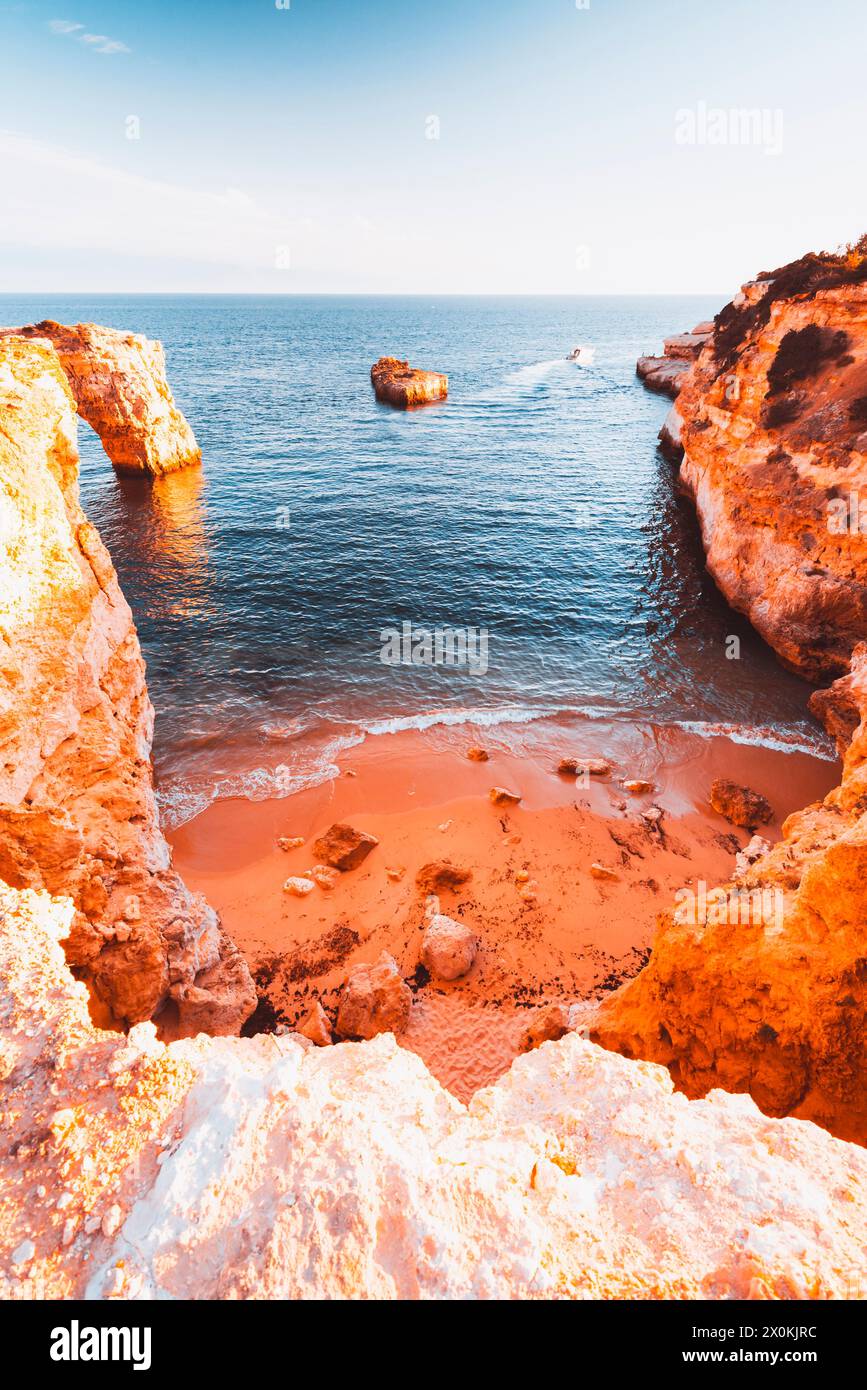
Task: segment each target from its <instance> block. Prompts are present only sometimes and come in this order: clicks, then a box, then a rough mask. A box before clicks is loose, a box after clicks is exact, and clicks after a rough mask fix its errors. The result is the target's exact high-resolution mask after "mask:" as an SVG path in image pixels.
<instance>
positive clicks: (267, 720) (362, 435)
mask: <svg viewBox="0 0 867 1390" xmlns="http://www.w3.org/2000/svg"><path fill="white" fill-rule="evenodd" d="M719 307H720V304H719V302H718V300H716V299H715V298H708V297H672V298H669V297H655V296H654V297H650V296H648V297H635V298H622V297H617V298H603V297H600V298H581V297H562V298H561V297H557V298H548V297H539V298H523V297H497V298H473V297H442V298H430V297H426V296H418V297H347V298H341V297H330V296H321V297H319V296H316V297H290V296H287V297H255V296H159V295H154V296H130V297H123V296H89V297H88V296H72V295H54V296H33V295H28V296H11V295H6V296H2V297H0V318H2V320H3V322H4V323H6V324H19V323H27V322H33V321H35V320H38V319H40V318H45V317H51V318H56V319H60V320H61V321H65V322H77V321H85V320H93V321H96V322H99V323H104V324H108V325H110V326H112V327H116V328H122V329H127V330H132V331H135V332H141V333H146V334H147V335H148V336H150V337H156V338H159V339H161V340H162V342H163V344H164V346H165V349H166V357H167V371H168V378H169V383H170V385H171V387H172V390H173V392H174V395H175V399H176V401H177V403H178V405H179V406H180V407H181V409H182V410H183V411H184V413H185V415H186V416H187V418H188V420H189V421H190V423H191V425H192V427H193V429H194V431H195V433H196V437H197V439H198V441H199V444H200V446H201V449H202V455H203V467H202V469H201V470H200V471H199V470H188V471H186V472H184V473H179V474H175V475H173V476H169V477H167V478H165V479H161V480H157V481H150V480H145V479H136V478H132V479H131V478H118V477H116V476H115V475H114V473H113V471H112V469H111V467H110V465H109V463H108V461H107V459H106V457H105V455H104V453H103V451H102V446H101V445H100V442H99V440H98V438H97V437H96V436H95V435H94V434H93V433H92V431H91V430H90V429H89V427H88V426H87V425H86V424H84V422H82V423H81V427H80V447H81V460H82V461H81V492H82V501H83V504H84V506H85V509H86V511H87V513H88V515H89V517H90V518H91V520H92V521H93V522H94V523H95V524H96V525H97V526H98V528H99V530H100V532H101V534H102V537H103V540H104V541H105V543H106V544H107V546H108V547H109V550H110V551H111V554H112V557H113V560H114V563H115V565H116V567H117V570H118V573H119V576H120V581H121V584H122V587H123V590H124V593H125V594H126V596H127V598H128V600H129V602H130V604H131V606H132V609H133V612H134V615H135V619H136V623H137V626H138V631H139V636H140V639H141V644H142V648H143V651H144V655H145V658H146V661H147V668H148V684H149V689H150V694H151V698H152V700H153V702H154V705H155V706H156V710H157V722H156V735H155V745H154V759H155V767H156V773H157V779H158V787H159V795H160V799H161V802H162V806H163V812H164V816H165V819H166V821H167V823H168V824H169V825H173V824H178V823H179V822H180V821H182V820H183V819H185V818H188V817H189V816H190V815H192V814H194V813H195V812H196V811H197V810H199V809H201V808H203V807H204V806H205V805H207V804H208V802H209V801H210V800H211V799H212V798H213V797H214V796H215V795H229V794H245V795H252V796H266V795H275V794H286V793H288V792H291V791H294V790H296V789H298V788H300V787H302V786H305V785H309V784H310V783H311V782H314V781H316V780H321V779H322V778H324V777H328V776H332V775H335V774H336V768H337V759H339V756H340V753H341V752H342V751H343V750H345V749H347V748H349V747H351V746H353V744H356V743H357V742H358V741H359V740H361V739H363V738H370V737H373V736H375V735H376V734H377V733H379V732H386V731H389V730H393V729H400V728H411V727H419V728H430V729H442V730H443V731H449V730H451V731H454V736H456V737H461V738H463V739H464V741H465V742H466V741H473V738H474V737H475V738H478V736H479V729H480V728H483V729H484V730H485V737H486V738H487V739H491V738H497V739H506V740H508V739H524V740H526V738H527V737H528V730H531V729H532V728H533V727H534V726H536V727H538V729H539V731H540V732H541V730H542V729H543V728H551V727H557V728H559V729H560V730H563V729H569V728H574V727H576V726H577V727H581V726H583V725H585V724H586V721H588V720H593V719H596V720H604V721H607V722H614V723H617V722H625V723H636V722H638V723H641V724H643V725H646V726H647V727H649V728H665V727H667V726H671V727H680V728H688V729H691V730H694V731H697V732H702V731H707V732H708V733H713V732H714V731H718V730H724V731H728V732H730V733H731V734H733V736H734V737H735V738H736V739H737V740H738V741H741V742H756V743H764V744H769V745H770V746H779V747H792V748H801V749H804V750H810V751H814V752H820V753H823V754H825V755H826V756H830V751H829V747H828V743H827V740H826V739H825V738H824V735H823V734H822V733H821V731H820V730H819V729H818V726H817V725H815V724H814V723H813V721H812V720H811V719H810V718H809V716H808V715H807V713H806V698H807V695H808V693H809V687H807V686H806V685H805V684H804V683H803V682H802V681H800V680H798V679H796V678H795V677H794V676H791V675H789V674H787V673H786V672H784V671H783V670H782V669H781V667H780V666H779V665H778V663H777V662H776V660H775V658H774V656H773V653H772V652H771V651H770V650H769V649H768V648H767V647H766V646H765V645H764V643H763V642H761V640H760V639H759V638H758V637H757V636H756V635H755V634H754V633H753V631H752V629H751V628H750V626H749V624H748V623H746V622H745V621H744V620H743V619H742V618H740V617H739V616H737V615H736V614H734V613H732V612H731V610H730V609H729V608H728V607H727V606H726V604H725V603H724V601H723V600H722V598H721V597H720V595H719V594H718V592H717V590H716V588H715V586H714V584H713V582H712V580H711V579H710V578H709V576H708V575H707V573H706V571H705V568H704V561H703V555H702V551H701V547H700V544H699V537H698V527H697V523H696V520H695V516H694V513H693V510H692V508H691V506H690V504H689V503H688V502H687V501H686V500H684V499H683V498H682V497H680V496H679V495H678V491H677V486H676V470H675V469H673V468H672V466H671V464H670V463H668V462H666V460H665V459H663V458H662V456H661V455H660V453H659V451H658V449H657V443H656V435H657V431H658V429H659V427H660V425H661V423H662V420H663V418H664V416H665V413H666V410H667V408H668V401H667V400H666V399H664V398H661V397H659V396H655V395H653V394H652V393H650V392H648V391H647V390H646V389H645V388H644V387H643V386H642V385H641V384H640V383H639V382H638V380H637V379H636V377H635V360H636V358H637V357H638V356H639V355H640V354H641V353H643V352H650V351H659V350H660V348H661V343H662V339H663V337H664V336H665V335H667V334H670V333H672V332H675V331H681V330H684V329H688V328H690V327H692V326H693V325H694V324H695V323H697V322H698V321H700V320H702V319H705V318H708V317H712V315H713V314H714V312H716V311H717V310H718V309H719ZM578 344H582V345H585V346H588V347H590V348H592V349H593V362H592V365H577V364H575V363H574V362H570V361H567V360H566V355H567V353H569V352H570V351H571V350H572V349H573V348H574V347H575V346H576V345H578ZM381 355H394V356H399V357H406V358H408V359H409V360H410V362H411V363H412V364H413V365H417V366H422V367H428V368H432V369H436V370H440V371H445V372H447V373H448V375H449V383H450V386H449V390H450V394H449V399H448V401H447V402H446V403H443V404H439V405H435V406H431V407H428V408H425V409H423V410H416V411H412V412H409V413H406V412H399V411H394V410H392V409H390V408H388V407H385V406H381V405H379V404H378V403H377V402H376V401H375V399H374V396H373V392H372V389H371V386H370V379H369V370H370V365H371V363H372V362H373V361H375V360H376V358H377V357H379V356H381ZM404 624H410V625H411V630H412V631H414V632H416V635H418V633H419V632H422V631H429V632H432V631H433V630H434V629H437V628H449V629H453V630H457V631H458V632H465V631H466V630H467V629H470V630H472V633H474V634H475V636H471V638H470V640H471V643H472V642H476V644H477V645H476V647H475V648H473V647H472V645H471V648H470V651H471V652H472V651H473V650H475V651H476V653H477V655H478V652H479V651H480V650H481V648H479V647H478V642H479V641H480V640H483V642H484V658H485V659H484V661H481V660H479V659H476V660H474V661H473V660H470V661H464V662H463V663H462V664H460V665H446V664H437V665H425V664H422V665H419V664H393V663H392V664H390V663H387V662H385V661H383V660H382V656H383V651H384V648H385V646H386V644H387V642H388V640H389V639H388V637H387V634H388V633H389V631H390V630H394V629H396V630H397V631H398V632H402V631H403V630H404V629H403V625H404ZM732 637H736V638H737V639H738V642H739V655H738V656H737V657H736V658H734V659H733V658H732V656H731V653H732V651H733V649H734V648H733V644H732V643H731V642H730V640H729V639H730V638H732ZM736 645H737V644H735V646H736ZM402 650H403V651H404V652H405V651H406V650H407V649H406V647H405V646H404V647H403V648H402ZM474 729H475V733H473V730H474Z"/></svg>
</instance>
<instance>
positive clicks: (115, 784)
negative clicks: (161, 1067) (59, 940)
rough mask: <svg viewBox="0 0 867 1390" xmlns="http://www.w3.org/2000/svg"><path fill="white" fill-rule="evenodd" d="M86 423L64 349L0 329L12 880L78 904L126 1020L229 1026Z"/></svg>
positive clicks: (224, 962)
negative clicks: (167, 787)
mask: <svg viewBox="0 0 867 1390" xmlns="http://www.w3.org/2000/svg"><path fill="white" fill-rule="evenodd" d="M75 431H76V419H75V405H74V401H73V399H72V395H71V393H70V389H69V385H68V382H67V377H66V374H65V373H64V370H63V368H62V366H61V363H60V360H59V358H58V356H57V354H56V352H55V351H54V349H53V347H51V346H50V345H48V344H47V343H44V342H39V341H28V340H26V339H23V338H15V337H9V336H7V337H5V338H0V509H2V511H0V879H3V880H5V881H6V882H7V883H9V884H12V885H13V886H15V887H19V888H24V887H28V888H45V889H47V890H48V891H49V892H51V893H56V894H62V895H64V896H66V897H68V898H69V899H71V901H72V903H73V905H74V909H75V911H74V917H73V921H72V929H71V931H70V934H69V936H68V939H67V954H68V959H69V962H70V964H71V965H72V966H74V967H75V968H76V970H78V971H79V972H81V974H82V975H83V976H84V977H86V978H87V979H88V980H89V981H90V982H91V984H92V986H93V989H94V991H95V994H96V996H97V997H98V999H99V1000H101V1001H102V1003H103V1004H104V1005H105V1006H106V1008H107V1009H108V1010H110V1011H111V1013H112V1014H113V1015H114V1017H115V1018H116V1019H118V1020H121V1021H124V1022H128V1023H135V1022H138V1021H140V1020H142V1019H148V1018H150V1017H152V1015H153V1014H154V1013H155V1012H156V1011H157V1010H159V1009H160V1008H161V1007H163V1006H164V1005H166V1004H169V1003H170V1004H171V1005H172V1006H173V1009H172V1010H171V1013H172V1017H171V1018H170V1019H169V1018H167V1020H166V1021H167V1023H169V1022H170V1023H171V1024H172V1026H174V1027H177V1028H179V1029H180V1031H181V1032H195V1031H197V1030H198V1029H199V1028H207V1029H208V1030H209V1031H212V1032H233V1031H236V1030H237V1029H238V1027H239V1026H240V1024H241V1023H242V1022H243V1020H244V1018H246V1016H247V1015H248V1014H249V1013H250V1012H251V1011H252V1009H253V1007H254V1006H255V994H254V990H253V988H252V984H251V981H250V976H249V972H248V971H247V967H246V965H245V964H244V963H243V961H242V960H241V958H240V956H239V955H238V953H237V952H236V950H235V948H234V947H233V945H232V944H231V942H229V941H228V940H227V939H226V937H225V936H224V934H223V933H222V931H221V929H220V926H219V923H218V921H217V918H216V915H215V913H214V912H213V910H212V909H211V908H209V907H208V906H207V904H206V903H205V902H204V900H203V899H202V898H200V897H199V896H197V895H195V894H191V893H189V892H188V891H187V889H186V888H185V887H184V884H183V883H182V882H181V880H180V878H179V877H178V875H177V874H176V873H175V872H174V871H173V870H172V867H171V861H170V854H169V849H168V846H167V844H166V842H165V840H164V839H163V836H162V834H161V831H160V827H159V819H158V815H157V809H156V803H155V800H154V792H153V785H152V775H151V764H150V744H151V735H152V729H153V709H152V707H151V704H150V701H149V699H148V695H147V689H146V686H145V671H144V662H143V660H142V655H141V651H140V649H139V643H138V638H137V636H136V631H135V627H134V624H133V620H132V615H131V613H130V610H129V607H128V605H127V603H126V600H125V599H124V597H123V594H122V593H121V591H120V588H119V585H118V582H117V576H116V574H115V571H114V568H113V566H112V563H111V560H110V557H109V555H108V553H107V551H106V549H105V547H104V546H103V544H102V542H101V540H100V538H99V535H98V533H97V531H96V529H95V528H94V527H93V526H92V525H91V524H90V522H89V521H88V520H87V518H86V516H85V515H84V512H83V511H82V509H81V506H80V505H79V500H78V453H77V448H76V438H75ZM175 1015H176V1016H175Z"/></svg>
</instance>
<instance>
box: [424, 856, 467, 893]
mask: <svg viewBox="0 0 867 1390" xmlns="http://www.w3.org/2000/svg"><path fill="white" fill-rule="evenodd" d="M472 876H473V871H472V869H464V868H461V867H460V866H459V865H457V864H453V863H452V862H451V860H450V859H433V860H431V862H430V863H429V864H424V865H423V866H422V868H420V869H419V871H418V873H417V874H416V876H415V883H416V887H417V888H419V889H421V891H422V893H442V892H443V891H449V890H452V889H455V888H460V887H462V885H463V884H465V883H469V881H470V879H471V878H472Z"/></svg>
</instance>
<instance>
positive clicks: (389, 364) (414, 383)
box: [370, 357, 449, 410]
mask: <svg viewBox="0 0 867 1390" xmlns="http://www.w3.org/2000/svg"><path fill="white" fill-rule="evenodd" d="M370 379H371V381H372V382H373V389H374V391H375V392H376V399H377V400H378V401H384V402H385V403H386V404H387V405H395V406H398V407H400V408H401V409H404V410H405V409H407V408H408V407H409V406H413V405H428V404H429V403H430V402H431V401H442V400H445V398H446V396H447V395H448V393H449V379H448V377H447V376H444V375H443V373H442V372H424V371H421V370H420V369H419V368H417V367H411V366H410V365H409V363H408V362H401V361H400V360H399V359H398V358H397V357H380V359H379V361H378V362H374V364H373V366H372V367H371V369H370Z"/></svg>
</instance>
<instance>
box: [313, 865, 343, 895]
mask: <svg viewBox="0 0 867 1390" xmlns="http://www.w3.org/2000/svg"><path fill="white" fill-rule="evenodd" d="M305 877H306V878H312V880H313V882H314V883H318V884H319V887H320V888H324V889H325V890H326V892H328V891H329V890H330V889H332V888H334V887H335V885H336V884H337V883H339V881H340V874H339V873H338V871H337V869H332V868H329V866H328V865H327V864H314V865H313V868H312V869H308V871H307V873H306V874H305Z"/></svg>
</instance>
